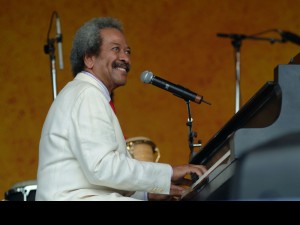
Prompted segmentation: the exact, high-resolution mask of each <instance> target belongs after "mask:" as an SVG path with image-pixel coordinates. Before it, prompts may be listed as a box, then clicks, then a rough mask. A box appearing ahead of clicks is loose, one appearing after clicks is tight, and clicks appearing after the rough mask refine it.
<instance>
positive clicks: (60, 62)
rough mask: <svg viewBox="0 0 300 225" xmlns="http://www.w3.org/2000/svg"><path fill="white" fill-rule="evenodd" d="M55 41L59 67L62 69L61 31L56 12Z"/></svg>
mask: <svg viewBox="0 0 300 225" xmlns="http://www.w3.org/2000/svg"><path fill="white" fill-rule="evenodd" d="M56 41H57V45H58V60H59V68H60V69H61V70H62V69H63V68H64V62H63V53H62V33H61V29H60V19H59V16H58V14H57V13H56Z"/></svg>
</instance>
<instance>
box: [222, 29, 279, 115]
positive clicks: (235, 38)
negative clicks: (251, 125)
mask: <svg viewBox="0 0 300 225" xmlns="http://www.w3.org/2000/svg"><path fill="white" fill-rule="evenodd" d="M271 31H273V30H271ZM263 33H264V32H263ZM257 35H258V34H257ZM217 36H218V37H225V38H231V39H232V42H231V43H232V45H233V47H234V51H235V77H236V79H235V112H236V113H237V112H238V111H239V109H240V103H241V91H240V76H241V75H240V63H241V62H240V56H241V45H242V40H243V39H252V40H263V41H269V42H270V43H271V44H273V43H275V42H281V43H283V42H284V40H282V39H281V40H279V39H275V38H267V37H257V36H255V35H251V36H247V35H244V34H222V33H218V34H217Z"/></svg>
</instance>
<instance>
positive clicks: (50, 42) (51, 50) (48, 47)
mask: <svg viewBox="0 0 300 225" xmlns="http://www.w3.org/2000/svg"><path fill="white" fill-rule="evenodd" d="M54 16H55V17H56V21H57V23H56V29H57V30H60V23H59V16H58V13H57V12H56V11H54V12H53V13H52V16H51V20H50V26H49V30H48V34H47V44H45V45H44V52H45V53H46V54H49V59H50V74H51V81H52V91H53V100H54V99H55V98H56V95H57V91H56V65H55V47H54V44H55V43H56V42H57V43H60V44H61V42H62V34H61V32H60V31H59V32H57V35H56V37H55V38H50V37H49V36H50V31H51V27H52V21H53V18H54ZM59 50H60V49H59ZM59 57H60V69H63V63H62V53H61V50H60V51H59Z"/></svg>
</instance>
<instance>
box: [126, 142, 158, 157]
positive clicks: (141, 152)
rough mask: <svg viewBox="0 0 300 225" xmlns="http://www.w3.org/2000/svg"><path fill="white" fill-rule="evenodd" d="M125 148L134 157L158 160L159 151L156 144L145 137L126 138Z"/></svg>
mask: <svg viewBox="0 0 300 225" xmlns="http://www.w3.org/2000/svg"><path fill="white" fill-rule="evenodd" d="M126 146H127V150H128V151H129V153H130V154H131V156H132V157H133V158H134V159H137V160H140V161H148V162H158V160H159V158H160V152H159V149H158V147H157V146H156V144H155V143H154V142H153V141H151V140H150V139H149V138H147V137H133V138H128V139H126Z"/></svg>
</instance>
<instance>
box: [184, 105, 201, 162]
mask: <svg viewBox="0 0 300 225" xmlns="http://www.w3.org/2000/svg"><path fill="white" fill-rule="evenodd" d="M186 104H187V107H188V120H187V123H186V125H187V126H188V127H189V135H188V141H189V148H190V160H191V159H192V158H193V157H194V155H195V153H196V152H195V151H194V148H195V147H199V148H200V147H201V146H202V144H201V141H200V140H199V141H198V144H194V137H197V132H194V131H193V130H192V123H193V118H192V115H191V108H190V101H189V100H186Z"/></svg>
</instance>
